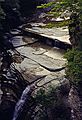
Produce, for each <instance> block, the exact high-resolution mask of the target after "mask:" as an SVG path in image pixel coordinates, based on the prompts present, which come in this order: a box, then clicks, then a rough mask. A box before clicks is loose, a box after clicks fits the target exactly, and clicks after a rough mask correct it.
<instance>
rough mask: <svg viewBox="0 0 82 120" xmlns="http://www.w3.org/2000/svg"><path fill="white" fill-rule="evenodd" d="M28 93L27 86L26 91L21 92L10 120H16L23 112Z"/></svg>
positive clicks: (28, 88) (28, 87)
mask: <svg viewBox="0 0 82 120" xmlns="http://www.w3.org/2000/svg"><path fill="white" fill-rule="evenodd" d="M29 93H30V86H27V87H26V89H25V90H24V91H23V93H22V96H21V98H20V100H19V101H18V102H17V104H16V106H15V111H14V115H13V119H12V120H18V117H19V115H20V114H21V113H22V111H23V106H24V105H25V102H26V100H27V99H28V98H29Z"/></svg>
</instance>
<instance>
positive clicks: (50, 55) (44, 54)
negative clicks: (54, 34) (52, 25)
mask: <svg viewBox="0 0 82 120" xmlns="http://www.w3.org/2000/svg"><path fill="white" fill-rule="evenodd" d="M16 50H17V51H18V52H19V53H20V54H21V55H23V56H25V58H24V59H23V60H22V62H21V63H15V66H16V68H17V69H18V70H19V71H20V72H21V73H22V75H23V76H24V78H25V79H26V80H28V81H29V82H32V81H34V80H36V79H38V78H40V77H41V76H44V75H46V77H44V78H43V79H41V81H40V82H39V83H38V86H41V85H42V84H46V83H47V82H49V81H52V80H53V81H52V82H50V83H52V84H59V79H60V78H61V79H63V78H64V75H65V70H62V71H59V72H50V71H48V70H46V69H45V68H43V67H42V66H40V64H42V65H44V66H47V67H50V68H56V69H57V68H60V67H62V66H64V65H65V63H66V60H65V59H64V58H63V55H64V51H62V50H60V49H58V48H52V47H49V46H47V45H43V44H41V43H35V44H34V45H32V46H24V47H19V48H17V49H16Z"/></svg>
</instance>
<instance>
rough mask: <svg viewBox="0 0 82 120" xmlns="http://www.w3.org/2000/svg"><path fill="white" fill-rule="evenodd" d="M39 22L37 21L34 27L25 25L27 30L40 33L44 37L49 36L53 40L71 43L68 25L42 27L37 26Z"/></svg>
mask: <svg viewBox="0 0 82 120" xmlns="http://www.w3.org/2000/svg"><path fill="white" fill-rule="evenodd" d="M36 24H37V23H35V26H33V27H32V28H28V27H24V30H25V31H27V32H31V33H35V34H39V35H41V36H43V37H47V38H50V39H53V40H56V39H57V40H58V41H60V42H64V43H67V44H70V45H71V43H70V41H69V31H68V28H67V27H61V28H56V27H53V28H50V29H49V28H41V27H39V26H38V27H37V26H36Z"/></svg>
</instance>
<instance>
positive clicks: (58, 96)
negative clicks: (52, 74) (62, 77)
mask: <svg viewBox="0 0 82 120" xmlns="http://www.w3.org/2000/svg"><path fill="white" fill-rule="evenodd" d="M61 88H62V87H61V86H50V87H49V88H47V90H45V89H43V88H41V89H40V90H39V91H38V92H37V95H36V103H37V105H38V106H37V108H38V112H37V115H36V118H37V119H36V120H50V119H54V120H55V119H56V120H68V117H69V115H68V110H67V107H66V106H65V104H64V101H63V96H62V92H61ZM62 91H63V90H62ZM65 91H66V89H65ZM65 91H64V92H65Z"/></svg>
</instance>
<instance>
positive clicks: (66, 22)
mask: <svg viewBox="0 0 82 120" xmlns="http://www.w3.org/2000/svg"><path fill="white" fill-rule="evenodd" d="M69 22H70V21H69V20H67V21H62V22H50V23H48V24H46V25H45V26H43V28H52V27H64V26H68V25H69Z"/></svg>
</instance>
